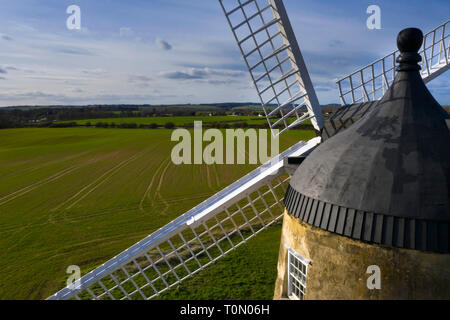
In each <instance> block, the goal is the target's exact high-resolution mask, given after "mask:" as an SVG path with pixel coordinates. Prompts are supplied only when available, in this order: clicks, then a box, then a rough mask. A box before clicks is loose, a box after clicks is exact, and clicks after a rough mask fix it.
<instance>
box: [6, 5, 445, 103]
mask: <svg viewBox="0 0 450 320" xmlns="http://www.w3.org/2000/svg"><path fill="white" fill-rule="evenodd" d="M224 1H234V2H236V1H237V0H224ZM284 3H285V6H286V9H287V12H288V14H289V17H290V20H291V24H292V27H293V29H294V32H295V34H296V37H297V40H298V42H299V45H300V48H301V50H302V53H303V56H304V59H305V62H306V66H307V68H308V70H309V73H310V75H311V79H312V82H313V85H314V87H315V88H316V91H317V95H318V98H319V101H320V103H322V104H328V103H339V97H338V91H337V86H336V83H335V80H336V79H338V78H340V77H342V76H345V75H347V74H348V73H350V72H353V71H355V70H357V69H359V68H360V67H363V66H365V65H367V64H369V63H371V62H373V61H375V60H376V59H378V58H381V57H383V56H385V55H386V54H388V53H391V52H392V51H393V50H394V49H396V42H395V40H396V36H397V34H398V32H399V31H400V30H401V29H403V28H406V27H418V28H421V29H422V30H423V31H424V32H427V31H429V30H431V29H433V28H435V27H437V26H438V25H440V24H441V23H443V22H445V21H447V20H448V19H449V12H450V10H449V2H448V0H429V1H427V5H426V6H424V5H423V0H420V1H418V0H397V1H392V0H383V1H376V0H371V1H365V0H346V1H336V0H285V1H284ZM0 4H1V5H0V106H12V105H61V104H68V105H86V104H118V103H127V104H185V103H192V104H197V103H213V102H258V101H259V100H258V97H257V95H256V91H255V89H254V88H253V86H252V83H251V79H250V76H249V74H248V72H247V70H246V67H245V64H244V61H243V59H242V58H241V55H240V51H239V49H238V47H237V45H236V43H235V40H234V38H233V35H232V33H231V31H230V29H229V26H228V24H227V21H226V19H225V17H224V15H223V13H222V9H221V7H220V5H219V1H218V0H190V1H186V0H128V1H123V0H122V1H119V0H79V1H77V0H69V1H67V0H45V1H43V0H41V1H38V0H15V1H11V0H0ZM70 5H77V6H79V7H80V9H81V29H80V30H69V29H68V28H67V27H66V20H67V18H68V17H69V14H67V13H66V9H67V8H68V7H69V6H70ZM370 5H378V6H379V7H380V9H381V29H380V30H369V29H368V28H367V26H366V21H367V18H368V17H369V14H367V13H366V10H367V8H368V7H369V6H370ZM428 86H429V88H430V91H431V92H432V93H433V95H434V96H435V98H436V99H437V100H438V102H440V103H441V104H450V93H449V90H448V89H449V87H450V72H447V73H445V74H444V75H442V76H440V77H438V78H437V79H435V80H433V81H432V82H431V83H430V84H429V85H428Z"/></svg>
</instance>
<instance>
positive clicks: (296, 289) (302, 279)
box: [288, 249, 309, 300]
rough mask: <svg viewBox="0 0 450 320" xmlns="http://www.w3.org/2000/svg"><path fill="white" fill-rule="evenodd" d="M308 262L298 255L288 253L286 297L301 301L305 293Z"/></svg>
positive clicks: (290, 250) (293, 252) (292, 252)
mask: <svg viewBox="0 0 450 320" xmlns="http://www.w3.org/2000/svg"><path fill="white" fill-rule="evenodd" d="M308 265H309V261H308V260H307V259H305V258H303V257H302V256H300V255H299V254H298V253H296V252H295V251H293V250H292V249H289V251H288V297H289V299H291V300H303V299H304V297H305V292H306V278H307V271H308Z"/></svg>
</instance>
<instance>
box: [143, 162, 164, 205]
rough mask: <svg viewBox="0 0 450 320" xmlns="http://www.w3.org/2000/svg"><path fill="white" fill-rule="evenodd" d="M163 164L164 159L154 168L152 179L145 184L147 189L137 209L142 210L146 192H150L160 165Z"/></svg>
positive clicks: (146, 195)
mask: <svg viewBox="0 0 450 320" xmlns="http://www.w3.org/2000/svg"><path fill="white" fill-rule="evenodd" d="M163 164H164V161H161V163H160V164H159V166H158V168H157V169H156V171H155V173H154V174H153V176H152V180H151V181H150V183H149V185H148V186H147V189H146V190H145V192H144V195H143V196H142V198H141V202H139V210H141V211H144V201H145V199H147V197H148V194H149V193H150V190H151V189H152V187H153V184H154V183H155V179H156V177H157V176H158V173H159V171H160V170H161V168H162V166H163Z"/></svg>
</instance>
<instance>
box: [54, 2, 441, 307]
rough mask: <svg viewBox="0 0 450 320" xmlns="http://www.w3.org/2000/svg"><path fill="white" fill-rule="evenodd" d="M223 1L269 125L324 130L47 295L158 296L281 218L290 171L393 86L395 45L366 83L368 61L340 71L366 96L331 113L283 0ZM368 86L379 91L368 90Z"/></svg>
mask: <svg viewBox="0 0 450 320" xmlns="http://www.w3.org/2000/svg"><path fill="white" fill-rule="evenodd" d="M219 3H220V6H221V7H222V9H223V11H224V14H225V17H226V19H227V21H228V23H229V25H230V28H231V30H232V33H233V35H234V37H235V39H236V42H237V44H238V47H239V49H240V51H241V53H242V56H243V58H244V61H245V63H246V65H247V67H248V70H249V72H250V75H251V78H252V81H253V83H254V85H255V88H256V90H257V94H258V97H259V98H260V101H261V105H262V107H263V109H264V112H265V115H266V117H267V120H268V123H269V125H270V128H271V129H280V131H273V133H274V135H277V134H281V133H282V132H284V131H286V130H289V129H291V128H293V127H295V126H297V125H299V124H301V123H304V122H305V121H311V123H312V125H313V126H314V128H315V130H316V132H317V137H316V138H314V139H312V140H310V141H307V142H303V141H301V142H299V143H297V144H296V145H294V146H293V147H291V148H290V149H288V150H286V151H285V152H283V153H282V154H280V155H279V156H278V157H276V158H275V159H273V160H272V161H269V162H268V163H266V164H264V165H262V166H261V167H259V168H258V169H256V170H254V171H252V172H250V173H249V174H247V175H246V176H244V177H243V178H241V179H239V180H238V181H236V182H234V183H233V184H231V185H230V186H228V187H226V188H225V189H223V190H221V191H220V192H218V193H216V194H215V195H213V196H212V197H210V198H209V199H207V200H205V201H204V202H202V203H200V204H199V205H198V206H196V207H194V208H192V209H191V210H189V211H188V212H186V213H184V214H182V215H181V216H179V217H178V218H177V219H175V220H173V221H172V222H170V223H169V224H167V225H165V226H163V227H161V228H160V229H159V230H158V231H156V232H154V233H152V234H150V235H149V236H147V237H146V238H145V239H143V240H141V241H139V242H138V243H136V244H135V245H133V246H131V247H130V248H128V249H127V250H125V251H123V252H121V253H119V254H118V255H117V256H115V257H113V258H112V259H111V260H109V261H107V262H105V263H104V264H103V265H101V266H99V267H98V268H96V269H94V270H92V271H91V272H89V273H88V274H86V275H84V276H83V277H82V278H81V279H80V281H78V282H76V283H74V284H73V285H71V286H68V287H66V288H64V289H62V290H60V291H59V292H57V293H55V294H54V295H53V296H51V297H50V298H49V299H152V298H154V297H157V296H159V295H160V294H161V293H163V292H164V291H166V290H170V289H171V288H173V287H175V286H176V285H178V284H179V283H181V282H182V281H184V280H185V279H187V278H189V277H193V276H195V275H196V274H197V273H198V272H199V271H201V270H203V269H205V268H207V267H208V266H209V265H211V264H213V263H214V262H216V261H217V260H219V259H220V258H222V257H224V256H225V255H227V254H228V253H229V252H231V251H233V250H236V249H238V248H239V246H241V245H243V244H245V242H246V241H247V240H248V239H250V238H252V237H254V236H256V235H258V234H259V233H260V232H262V231H264V230H265V229H266V228H267V227H269V226H271V225H272V224H274V223H276V222H278V221H280V219H282V218H283V213H284V211H285V207H284V202H283V201H284V197H285V194H286V191H287V190H288V183H289V180H290V178H291V177H290V175H291V174H293V173H294V168H295V167H296V165H298V163H299V162H301V161H303V160H304V159H305V158H306V157H307V155H308V154H310V153H311V152H312V151H313V150H314V149H315V148H316V147H317V146H318V145H319V144H320V143H321V142H322V141H324V140H326V139H328V138H330V137H332V136H333V135H335V134H337V133H338V132H339V131H341V130H344V129H346V128H347V127H349V126H350V125H351V124H352V123H354V122H355V121H357V120H358V119H359V118H361V117H362V116H363V115H364V114H365V113H366V112H368V111H369V110H370V109H371V108H372V106H374V105H375V104H376V100H377V99H379V98H380V97H379V92H380V91H381V92H384V91H386V90H387V88H388V87H389V86H390V85H391V82H392V80H390V78H389V77H390V76H392V77H394V74H395V56H396V54H397V53H396V52H394V53H393V54H391V55H389V56H387V57H390V56H394V59H393V62H392V63H393V65H392V67H389V66H388V63H387V62H386V61H385V59H386V57H385V58H383V59H381V60H379V61H377V62H376V63H374V64H372V65H370V66H369V68H370V69H371V70H372V73H371V75H372V76H371V77H366V78H365V79H364V78H363V77H362V76H361V77H360V79H361V80H362V82H361V83H360V84H358V82H357V80H356V79H355V75H358V74H359V73H361V74H362V75H363V74H365V69H362V70H360V71H357V72H356V73H353V74H351V75H349V76H348V77H346V78H343V79H341V80H340V81H339V82H338V86H339V89H340V96H341V100H342V102H343V104H346V103H347V99H348V97H349V96H350V97H351V98H352V99H353V101H352V103H357V102H358V99H360V101H361V102H367V103H363V104H355V105H352V106H350V107H349V108H343V109H342V111H340V112H338V113H337V114H335V115H333V116H332V118H331V119H330V120H329V121H325V120H324V118H323V115H322V112H321V107H320V104H319V101H318V99H317V96H316V93H315V91H314V87H313V85H312V81H311V79H310V77H309V74H308V71H307V68H306V65H305V62H304V60H303V57H302V54H301V51H300V47H299V45H298V43H297V41H296V39H295V36H294V32H293V30H292V27H291V24H290V22H289V19H288V16H287V13H286V9H285V7H284V5H283V2H282V1H281V0H219ZM447 24H448V22H447V23H445V24H443V25H441V26H440V27H438V28H436V29H435V30H433V31H432V32H431V33H429V34H427V35H425V37H424V38H425V39H427V37H428V36H430V35H431V36H432V40H431V46H430V44H429V43H430V41H425V42H426V43H427V45H426V46H425V44H424V47H423V50H422V55H423V56H424V60H423V61H424V63H426V65H427V68H426V72H425V73H424V72H422V77H423V78H424V79H425V80H431V79H432V78H434V77H436V76H437V75H439V74H441V73H442V72H443V71H445V70H447V69H448V68H449V66H450V65H449V55H450V54H449V37H450V35H449V34H448V31H446V30H449V29H448V28H447V29H445V26H446V25H447ZM440 30H441V33H440V34H439V31H440ZM439 35H440V36H439ZM425 42H424V43H425ZM439 47H440V49H439ZM436 48H438V49H436ZM430 50H432V53H431V54H430V53H429V51H430ZM377 63H380V64H382V66H383V68H382V73H381V74H377V73H376V72H374V70H376V65H377ZM366 68H368V67H366ZM380 78H381V79H382V85H381V86H380V85H379V84H378V82H379V79H380ZM348 83H349V84H348ZM370 86H373V92H372V91H371V90H370V89H368V87H370ZM360 93H362V97H361V98H360V97H359V96H358V94H360ZM345 111H350V112H345ZM334 120H336V121H335V122H334ZM291 189H292V188H291ZM291 189H289V190H290V191H289V193H288V194H287V195H288V197H290V195H291V194H292V190H291ZM286 203H287V202H286ZM286 216H287V215H285V219H286ZM297 256H298V257H300V258H301V255H297ZM305 261H306V260H305ZM283 290H284V289H283ZM281 291H282V290H281Z"/></svg>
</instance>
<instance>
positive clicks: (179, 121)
mask: <svg viewBox="0 0 450 320" xmlns="http://www.w3.org/2000/svg"><path fill="white" fill-rule="evenodd" d="M194 121H202V122H203V123H212V122H226V123H229V124H232V123H236V122H247V124H248V125H263V124H266V123H267V120H266V118H265V117H257V116H211V117H209V116H191V117H188V116H186V117H136V118H103V119H84V120H76V121H57V122H56V123H68V122H75V123H77V124H78V125H82V126H84V125H86V124H87V123H90V124H91V125H95V124H96V123H98V122H103V123H108V124H111V123H115V124H116V125H120V124H124V123H136V124H137V125H141V124H143V125H150V124H152V123H155V124H157V125H158V126H164V125H165V124H166V123H167V122H172V123H173V124H175V126H187V125H191V126H192V124H193V122H194ZM275 121H276V120H275V119H273V120H272V123H273V122H275ZM287 121H288V123H292V122H294V121H295V118H288V120H287ZM305 124H311V122H310V121H306V122H305Z"/></svg>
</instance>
